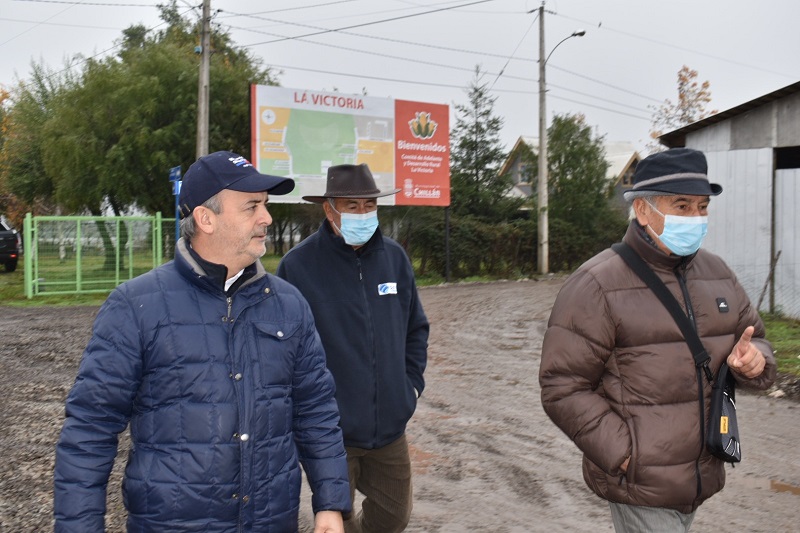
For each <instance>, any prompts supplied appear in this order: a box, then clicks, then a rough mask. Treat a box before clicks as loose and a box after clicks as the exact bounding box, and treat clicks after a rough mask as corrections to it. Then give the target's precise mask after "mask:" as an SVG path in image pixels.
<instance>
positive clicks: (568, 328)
mask: <svg viewBox="0 0 800 533" xmlns="http://www.w3.org/2000/svg"><path fill="white" fill-rule="evenodd" d="M624 241H625V242H626V243H627V244H628V245H629V246H631V247H632V248H633V249H634V250H635V251H636V252H637V253H638V254H639V255H640V256H641V257H642V258H643V259H644V260H645V261H646V262H647V263H648V264H649V265H650V267H651V268H653V270H655V272H656V273H657V274H658V275H659V277H660V278H661V279H662V280H663V281H664V283H665V284H666V285H667V287H668V288H669V290H670V291H671V292H672V294H673V295H674V296H675V297H676V298H677V299H678V301H679V302H682V303H683V304H684V308H686V306H687V305H688V306H689V307H690V308H691V310H692V311H693V313H694V317H695V323H696V326H697V331H698V333H699V335H700V338H701V339H702V341H703V345H704V346H705V348H706V351H707V352H708V353H709V354H710V356H711V359H712V361H711V365H710V366H711V370H712V371H713V372H714V373H715V374H716V372H717V370H718V369H719V367H720V365H721V364H722V363H723V362H724V361H725V360H726V358H727V357H728V355H729V354H730V353H731V351H732V349H733V347H734V345H735V344H736V342H737V340H738V339H739V337H740V336H741V335H742V332H743V331H744V329H745V328H746V327H747V326H751V325H752V326H755V333H754V335H753V341H752V342H753V343H755V344H756V346H757V347H758V349H759V350H761V352H762V353H763V354H764V356H765V357H766V359H767V367H766V368H765V370H764V372H763V373H762V374H761V375H760V376H759V377H757V378H755V379H752V380H746V379H744V378H742V377H741V376H738V375H737V376H736V377H737V380H739V382H740V384H743V385H745V386H748V387H752V388H756V389H766V388H768V387H769V386H770V385H771V384H772V382H773V381H774V379H775V359H774V357H773V355H772V347H771V346H770V344H769V343H768V342H767V341H766V340H765V339H764V324H763V323H762V322H761V319H760V318H759V316H758V313H757V312H756V309H755V308H754V307H753V306H751V305H750V301H749V299H748V297H747V295H746V294H745V292H744V290H743V289H742V287H741V286H740V285H739V283H738V282H737V280H736V278H735V276H734V274H733V272H732V271H731V270H730V269H729V268H728V267H727V265H725V263H724V262H723V261H722V259H720V258H719V257H717V256H716V255H714V254H712V253H710V252H707V251H705V250H702V249H701V250H700V251H699V252H697V254H695V255H694V256H693V257H688V258H681V257H677V256H668V255H666V254H664V253H663V252H661V251H660V250H658V249H657V248H656V247H655V246H654V245H652V244H651V243H650V242H648V240H647V237H646V236H645V234H644V231H643V230H642V228H641V226H639V224H638V223H637V222H636V221H633V222H631V225H630V226H629V228H628V232H627V233H626V235H625V238H624ZM676 274H677V275H676ZM678 276H680V277H682V278H683V280H685V288H686V290H687V291H688V294H689V300H690V302H688V303H687V302H686V301H685V299H684V296H683V291H682V289H681V283H680V281H679V277H678ZM740 378H741V379H740ZM539 382H540V384H541V388H542V405H543V406H544V409H545V411H546V412H547V414H548V415H549V416H550V418H551V419H552V420H553V421H554V422H555V423H556V425H558V427H559V428H561V430H562V431H564V433H566V434H567V436H568V437H569V438H570V439H572V440H573V441H574V442H575V444H576V445H577V446H578V448H580V450H581V451H582V452H583V454H584V459H583V475H584V479H585V480H586V483H587V484H588V485H589V487H590V488H591V489H592V490H594V491H595V492H596V493H597V494H598V495H599V496H600V497H602V498H605V499H607V500H610V501H614V502H619V503H625V504H629V505H642V506H654V507H666V508H671V509H675V510H677V511H680V512H682V513H690V512H692V511H693V510H694V509H696V508H697V506H698V505H700V504H701V503H702V502H703V501H704V500H705V499H707V498H709V497H710V496H712V495H713V494H715V493H716V492H718V491H720V490H721V489H722V487H723V486H724V485H725V470H724V463H723V462H722V461H720V460H719V459H716V458H715V457H713V456H711V455H709V453H708V452H707V451H706V450H704V449H703V447H702V437H701V430H700V407H699V405H700V403H699V400H698V385H697V372H696V367H695V364H694V360H693V358H692V354H691V351H690V350H689V347H688V346H687V344H686V342H685V341H684V339H683V336H682V334H681V332H680V329H679V328H678V326H677V324H676V323H675V321H674V320H673V318H672V316H671V315H670V314H669V312H668V311H667V310H666V308H665V307H664V306H663V305H662V304H661V302H660V301H659V300H658V298H657V297H656V296H655V294H653V292H652V291H651V290H650V289H649V288H648V287H647V285H645V283H644V282H643V281H641V280H640V279H639V277H638V276H637V275H636V274H635V273H634V272H633V271H631V270H630V269H629V268H628V266H627V265H626V264H625V263H624V262H623V260H622V258H621V257H619V256H618V255H617V254H616V253H615V252H613V251H612V250H610V249H608V250H605V251H603V252H601V253H600V254H598V255H596V256H595V257H593V258H592V259H590V260H589V261H587V262H586V263H585V264H584V265H582V266H581V267H580V268H579V269H578V270H577V271H576V272H575V273H574V274H573V275H572V276H570V278H569V279H568V280H567V281H566V282H565V283H564V286H563V287H562V289H561V292H560V293H559V295H558V298H557V299H556V302H555V305H554V306H553V310H552V313H551V315H550V320H549V323H548V328H547V332H546V334H545V337H544V345H543V347H542V362H541V367H540V369H539ZM702 382H703V388H704V396H705V401H704V403H705V415H704V419H705V420H706V421H707V420H708V411H709V403H710V402H709V398H710V394H711V386H710V385H709V383H708V382H707V380H706V379H705V377H703V379H702ZM745 423H746V421H745ZM743 445H744V448H745V453H746V449H747V443H746V442H744V443H743ZM628 456H630V458H631V459H630V464H629V466H628V471H627V474H623V472H622V470H620V465H621V464H622V463H623V462H624V461H625V458H626V457H628Z"/></svg>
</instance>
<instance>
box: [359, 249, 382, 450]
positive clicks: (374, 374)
mask: <svg viewBox="0 0 800 533" xmlns="http://www.w3.org/2000/svg"><path fill="white" fill-rule="evenodd" d="M356 265H357V266H358V281H359V282H360V283H361V295H362V296H363V298H364V305H365V307H366V309H367V312H368V313H367V314H368V315H369V323H370V331H371V335H370V346H371V348H372V361H371V362H372V379H373V383H375V384H376V387H375V397H374V403H375V420H374V427H375V433H374V434H373V441H374V442H377V440H378V433H379V431H378V420H379V416H378V405H379V404H378V394H379V393H380V391H379V390H378V387H377V383H378V368H377V365H378V362H377V355H376V353H375V338H374V335H375V333H374V332H375V324H374V320H373V317H372V312H371V309H370V305H369V297H368V295H367V287H366V286H365V285H364V271H363V270H362V268H361V267H362V264H361V257H360V256H356Z"/></svg>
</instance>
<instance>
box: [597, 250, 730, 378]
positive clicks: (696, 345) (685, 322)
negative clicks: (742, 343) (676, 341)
mask: <svg viewBox="0 0 800 533" xmlns="http://www.w3.org/2000/svg"><path fill="white" fill-rule="evenodd" d="M611 249H612V250H614V251H615V252H616V253H617V254H619V256H620V257H622V259H623V260H624V261H625V263H627V265H628V266H629V267H630V269H631V270H633V271H634V272H635V273H636V274H637V275H638V276H639V277H640V278H641V279H642V281H644V282H645V283H646V284H647V286H648V287H650V289H651V290H652V291H653V292H654V293H655V295H656V296H657V297H658V299H659V300H661V303H662V304H664V307H666V308H667V311H669V312H670V314H671V315H672V318H673V319H675V322H676V323H677V324H678V327H679V328H680V330H681V333H683V338H684V339H685V340H686V343H687V344H688V345H689V349H691V351H692V357H694V364H695V366H697V368H702V369H703V372H704V373H705V375H706V379H707V380H708V381H709V383H711V382H713V381H714V375H713V374H712V372H711V369H710V368H709V366H708V364H709V362H710V361H711V357H710V356H709V355H708V352H706V349H705V347H704V346H703V343H702V341H701V340H700V337H698V335H697V332H696V331H695V329H694V325H693V324H692V323H691V321H690V320H689V317H688V316H686V313H684V311H683V309H681V304H680V303H678V300H677V299H676V298H675V297H674V296H673V295H672V293H671V292H669V289H668V288H667V286H666V285H664V282H663V281H661V278H659V277H658V275H657V274H656V273H655V272H653V269H652V268H650V267H649V266H647V263H645V262H644V260H643V259H642V258H641V257H639V254H637V253H636V252H635V251H634V250H633V248H631V247H630V246H628V245H627V244H625V243H624V242H618V243H614V244H612V245H611Z"/></svg>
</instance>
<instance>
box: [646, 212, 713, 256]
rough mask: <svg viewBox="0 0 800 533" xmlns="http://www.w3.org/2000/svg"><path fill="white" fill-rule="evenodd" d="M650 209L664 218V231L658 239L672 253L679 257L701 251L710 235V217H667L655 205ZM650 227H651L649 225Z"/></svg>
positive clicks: (651, 229)
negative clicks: (706, 237) (705, 238)
mask: <svg viewBox="0 0 800 533" xmlns="http://www.w3.org/2000/svg"><path fill="white" fill-rule="evenodd" d="M648 203H649V202H648ZM650 207H652V208H653V210H654V211H655V212H656V213H658V214H659V215H661V216H662V217H664V231H662V232H661V235H658V239H659V240H660V241H661V242H662V243H664V246H666V247H667V248H668V249H669V251H670V252H672V253H673V254H675V255H679V256H687V255H692V254H693V253H695V252H697V250H699V249H700V244H702V242H703V238H704V237H705V236H706V233H708V217H702V216H698V217H681V216H676V215H665V214H664V213H662V212H661V211H659V210H658V209H656V206H654V205H653V204H650ZM648 227H650V226H649V225H648ZM650 231H653V228H650ZM653 233H655V231H653Z"/></svg>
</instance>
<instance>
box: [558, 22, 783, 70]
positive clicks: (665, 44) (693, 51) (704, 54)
mask: <svg viewBox="0 0 800 533" xmlns="http://www.w3.org/2000/svg"><path fill="white" fill-rule="evenodd" d="M553 14H554V15H556V16H560V17H562V18H565V19H570V20H574V21H576V22H582V23H583V24H592V25H596V26H597V29H598V30H608V31H610V32H613V33H619V34H621V35H625V36H627V37H633V38H634V39H639V40H642V41H647V42H650V43H654V44H658V45H661V46H665V47H667V48H674V49H675V50H681V51H682V52H690V53H692V54H697V55H699V56H705V57H708V58H711V59H716V60H717V61H724V62H725V63H730V64H732V65H737V66H740V67H746V68H750V69H753V70H760V71H761V72H766V73H768V74H775V75H777V76H783V77H786V78H792V79H797V77H796V76H793V75H791V74H787V73H786V72H776V71H774V70H769V69H766V68H762V67H757V66H755V65H748V64H747V63H742V62H741V61H734V60H733V59H729V58H727V57H721V56H715V55H713V54H707V53H705V52H699V51H697V50H692V49H691V48H686V47H683V46H677V45H675V44H672V43H666V42H664V41H659V40H657V39H653V38H651V37H645V36H642V35H636V34H635V33H630V32H627V31H622V30H617V29H614V28H609V27H608V26H603V25H602V22H601V23H600V24H597V23H595V22H589V21H586V20H581V19H578V18H575V17H569V16H567V15H560V14H558V13H553Z"/></svg>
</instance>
